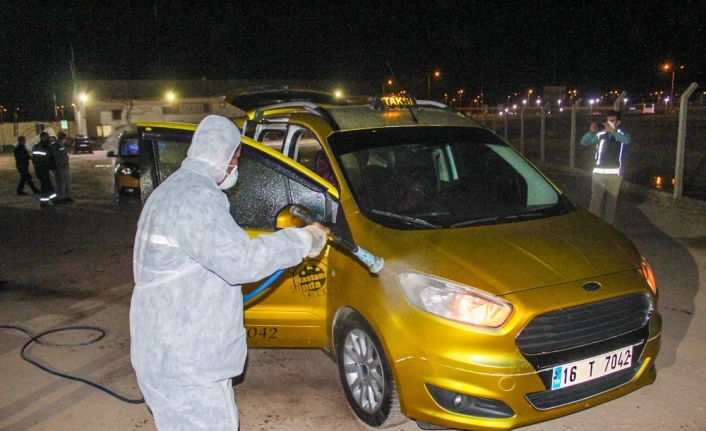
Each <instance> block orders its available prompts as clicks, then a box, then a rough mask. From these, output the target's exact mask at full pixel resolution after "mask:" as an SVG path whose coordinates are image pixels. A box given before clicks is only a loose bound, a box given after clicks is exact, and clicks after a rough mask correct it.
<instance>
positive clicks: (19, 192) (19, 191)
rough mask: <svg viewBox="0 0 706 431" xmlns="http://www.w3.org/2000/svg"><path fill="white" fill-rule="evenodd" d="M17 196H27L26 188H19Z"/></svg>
mask: <svg viewBox="0 0 706 431" xmlns="http://www.w3.org/2000/svg"><path fill="white" fill-rule="evenodd" d="M17 196H27V193H26V192H25V191H24V190H18V191H17Z"/></svg>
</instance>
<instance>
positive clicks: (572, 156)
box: [569, 99, 581, 171]
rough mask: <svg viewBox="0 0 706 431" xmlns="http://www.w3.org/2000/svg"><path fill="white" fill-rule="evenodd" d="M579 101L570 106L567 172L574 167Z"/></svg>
mask: <svg viewBox="0 0 706 431" xmlns="http://www.w3.org/2000/svg"><path fill="white" fill-rule="evenodd" d="M580 103H581V99H578V100H576V103H574V104H573V105H571V143H570V144H569V170H572V171H573V170H574V168H575V167H576V112H577V110H578V108H579V104H580Z"/></svg>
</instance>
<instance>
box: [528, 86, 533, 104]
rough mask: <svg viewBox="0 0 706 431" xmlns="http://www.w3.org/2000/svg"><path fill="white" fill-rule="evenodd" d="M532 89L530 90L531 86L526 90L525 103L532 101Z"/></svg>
mask: <svg viewBox="0 0 706 431" xmlns="http://www.w3.org/2000/svg"><path fill="white" fill-rule="evenodd" d="M533 91H534V90H532V89H531V88H530V89H529V90H527V103H532V92H533Z"/></svg>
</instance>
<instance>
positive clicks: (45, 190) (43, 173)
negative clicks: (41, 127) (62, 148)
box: [32, 132, 56, 208]
mask: <svg viewBox="0 0 706 431" xmlns="http://www.w3.org/2000/svg"><path fill="white" fill-rule="evenodd" d="M32 164H33V165H34V173H35V175H37V178H38V179H39V182H40V183H41V184H40V191H39V206H40V207H42V208H46V207H48V206H49V205H50V204H51V203H54V202H55V201H56V193H55V192H54V186H52V183H51V175H50V174H49V172H50V171H51V170H52V169H56V163H55V162H54V157H53V155H52V151H51V142H50V141H49V134H48V133H47V132H42V133H40V134H39V142H37V143H36V144H34V147H32Z"/></svg>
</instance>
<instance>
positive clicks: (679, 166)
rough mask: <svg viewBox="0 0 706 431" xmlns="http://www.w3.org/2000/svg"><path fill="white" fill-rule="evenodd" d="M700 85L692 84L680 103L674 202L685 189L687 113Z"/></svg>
mask: <svg viewBox="0 0 706 431" xmlns="http://www.w3.org/2000/svg"><path fill="white" fill-rule="evenodd" d="M696 87H698V85H697V84H696V83H695V82H692V83H691V85H690V86H689V88H687V89H686V91H685V92H684V94H682V95H681V99H680V101H679V129H678V132H677V162H676V164H675V166H674V198H673V199H674V200H675V201H676V200H677V198H679V197H681V194H682V188H683V187H684V184H683V182H684V147H685V146H686V111H687V106H688V102H689V97H691V94H692V93H693V92H694V90H696Z"/></svg>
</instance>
